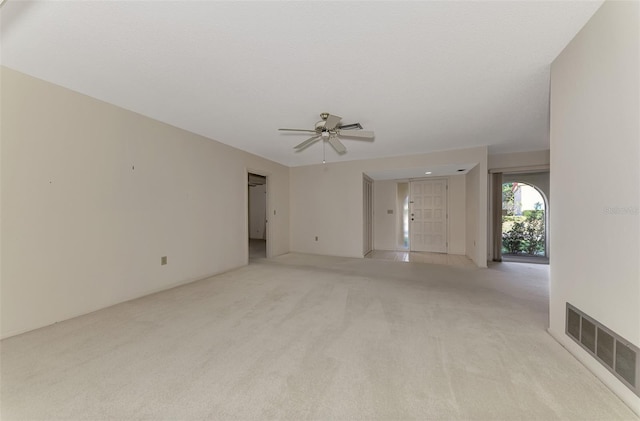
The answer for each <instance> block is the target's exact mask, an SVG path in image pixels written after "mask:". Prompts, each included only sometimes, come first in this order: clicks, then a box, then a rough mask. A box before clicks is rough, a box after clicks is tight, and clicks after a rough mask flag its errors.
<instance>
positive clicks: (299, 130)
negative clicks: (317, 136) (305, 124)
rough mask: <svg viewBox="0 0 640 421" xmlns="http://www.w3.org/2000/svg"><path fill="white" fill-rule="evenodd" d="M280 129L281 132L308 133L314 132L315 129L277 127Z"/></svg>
mask: <svg viewBox="0 0 640 421" xmlns="http://www.w3.org/2000/svg"><path fill="white" fill-rule="evenodd" d="M278 130H280V131H283V132H309V133H316V131H315V130H307V129H278Z"/></svg>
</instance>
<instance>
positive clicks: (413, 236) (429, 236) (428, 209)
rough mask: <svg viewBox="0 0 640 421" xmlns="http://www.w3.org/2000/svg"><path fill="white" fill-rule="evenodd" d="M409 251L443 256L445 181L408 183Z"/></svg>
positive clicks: (445, 242)
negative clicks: (441, 254)
mask: <svg viewBox="0 0 640 421" xmlns="http://www.w3.org/2000/svg"><path fill="white" fill-rule="evenodd" d="M409 195H410V200H409V211H410V214H409V220H410V222H409V233H410V234H409V236H410V240H409V244H410V247H411V251H427V252H435V253H447V246H448V244H447V180H446V179H430V180H412V181H411V182H410V183H409Z"/></svg>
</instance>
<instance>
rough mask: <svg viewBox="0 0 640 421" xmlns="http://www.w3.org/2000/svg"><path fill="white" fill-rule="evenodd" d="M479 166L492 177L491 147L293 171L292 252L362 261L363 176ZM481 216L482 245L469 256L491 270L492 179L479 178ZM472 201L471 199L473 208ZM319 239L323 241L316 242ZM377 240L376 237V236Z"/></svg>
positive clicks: (478, 220)
mask: <svg viewBox="0 0 640 421" xmlns="http://www.w3.org/2000/svg"><path fill="white" fill-rule="evenodd" d="M456 163H457V164H461V163H477V166H478V171H479V172H478V174H480V173H482V174H486V173H487V148H486V147H479V148H470V149H460V150H452V151H443V152H435V153H430V154H421V155H411V156H401V157H391V158H380V159H369V160H360V161H347V162H337V163H328V164H318V165H308V166H302V167H294V168H291V184H290V185H291V231H290V232H291V250H292V251H296V252H301V253H314V254H326V255H338V256H347V257H362V174H363V173H365V174H366V173H367V172H374V171H385V170H396V169H402V168H419V167H423V166H427V165H446V164H456ZM474 187H475V188H476V189H477V190H478V192H479V193H478V195H477V196H473V201H474V205H475V206H476V207H475V209H476V210H475V211H474V213H473V214H472V215H467V227H466V228H467V229H466V232H465V235H467V236H468V235H469V230H468V220H469V219H472V220H473V221H474V222H475V223H476V228H477V229H476V230H475V231H474V232H473V238H474V240H476V244H477V246H476V247H475V248H474V250H473V251H472V252H469V250H467V255H469V256H470V257H472V259H473V260H474V261H475V262H476V263H477V264H478V265H479V266H481V267H485V266H486V258H485V256H486V244H487V239H486V234H487V233H486V218H487V179H486V177H484V176H483V177H477V179H476V183H475V184H474ZM467 199H468V196H467V198H465V200H466V202H467V204H468V200H467ZM315 236H318V238H319V240H318V241H315ZM374 237H375V234H374Z"/></svg>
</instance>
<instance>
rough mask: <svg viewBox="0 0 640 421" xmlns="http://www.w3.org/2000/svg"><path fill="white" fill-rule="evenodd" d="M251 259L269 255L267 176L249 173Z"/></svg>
mask: <svg viewBox="0 0 640 421" xmlns="http://www.w3.org/2000/svg"><path fill="white" fill-rule="evenodd" d="M247 181H248V189H249V193H248V206H249V211H248V215H249V217H248V224H249V227H248V232H249V261H251V260H255V259H264V258H266V257H267V177H264V176H262V175H259V174H253V173H249V174H248V180H247Z"/></svg>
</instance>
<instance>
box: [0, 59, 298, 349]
mask: <svg viewBox="0 0 640 421" xmlns="http://www.w3.org/2000/svg"><path fill="white" fill-rule="evenodd" d="M1 81H2V104H1V105H2V108H1V112H2V114H1V119H2V128H1V135H2V165H1V170H2V174H1V175H2V194H1V197H2V209H1V212H2V236H1V243H2V245H1V251H2V257H1V259H2V268H1V278H2V279H1V285H0V288H1V290H2V298H1V317H2V321H1V335H2V337H6V336H10V335H13V334H17V333H20V332H24V331H27V330H31V329H34V328H37V327H41V326H45V325H48V324H51V323H54V322H56V321H60V320H63V319H66V318H69V317H73V316H76V315H80V314H83V313H87V312H91V311H94V310H96V309H99V308H103V307H107V306H110V305H112V304H115V303H118V302H122V301H126V300H129V299H132V298H135V297H139V296H142V295H146V294H149V293H151V292H154V291H158V290H162V289H166V288H169V287H171V286H174V285H177V284H180V283H184V282H188V281H192V280H196V279H201V278H204V277H207V276H209V275H213V274H216V273H219V272H224V271H227V270H229V269H233V268H236V267H239V266H242V265H244V264H246V263H247V259H248V249H247V241H248V240H247V238H248V233H247V170H248V169H251V170H253V171H252V172H259V173H261V174H265V175H269V176H270V178H269V188H270V212H271V214H272V213H273V210H277V216H273V215H271V218H270V220H269V221H270V224H271V228H270V230H271V231H270V232H271V234H272V235H271V238H270V241H271V251H272V254H274V255H277V254H282V253H286V252H288V251H289V223H288V221H289V216H288V211H289V169H288V168H286V167H284V166H281V165H279V164H276V163H273V162H270V161H267V160H265V159H262V158H259V157H257V156H254V155H250V154H248V153H245V152H242V151H239V150H237V149H234V148H231V147H229V146H226V145H223V144H221V143H218V142H215V141H213V140H210V139H206V138H204V137H201V136H197V135H195V134H192V133H189V132H186V131H184V130H180V129H177V128H175V127H172V126H168V125H166V124H163V123H160V122H158V121H155V120H151V119H149V118H146V117H143V116H140V115H138V114H135V113H132V112H129V111H126V110H123V109H121V108H117V107H115V106H112V105H109V104H106V103H104V102H100V101H97V100H95V99H92V98H89V97H87V96H84V95H80V94H78V93H75V92H72V91H70V90H68V89H65V88H61V87H59V86H55V85H52V84H49V83H47V82H43V81H40V80H37V79H34V78H31V77H29V76H26V75H23V74H20V73H18V72H15V71H13V70H10V69H7V68H4V67H3V68H2V73H1ZM161 256H168V264H167V265H166V266H161V265H160V257H161Z"/></svg>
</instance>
